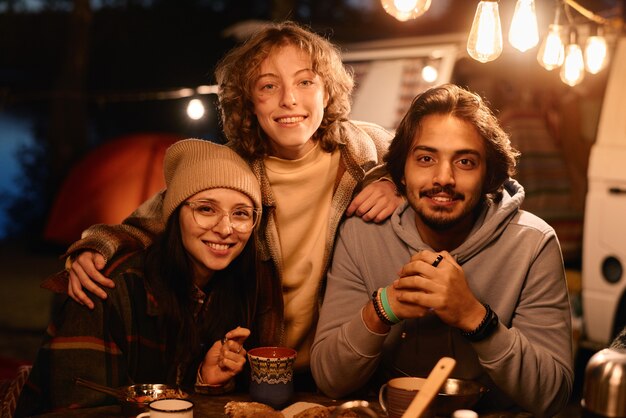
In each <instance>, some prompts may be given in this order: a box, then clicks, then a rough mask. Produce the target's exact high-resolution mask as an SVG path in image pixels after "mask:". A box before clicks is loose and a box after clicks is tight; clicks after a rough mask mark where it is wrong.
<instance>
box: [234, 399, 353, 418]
mask: <svg viewBox="0 0 626 418" xmlns="http://www.w3.org/2000/svg"><path fill="white" fill-rule="evenodd" d="M336 408H337V407H336V406H324V405H321V404H318V403H312V402H296V403H293V404H291V405H289V406H288V407H286V408H284V409H282V410H276V409H274V408H272V407H271V406H269V405H265V404H263V403H259V402H236V401H231V402H228V403H227V404H226V405H225V406H224V413H225V414H226V416H227V417H229V418H329V417H330V416H331V414H332V413H333V412H334V411H335V409H336ZM336 416H337V418H357V417H359V415H358V414H357V413H356V412H355V411H352V410H343V411H341V412H339V414H338V415H336Z"/></svg>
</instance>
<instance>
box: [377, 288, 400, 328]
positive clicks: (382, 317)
mask: <svg viewBox="0 0 626 418" xmlns="http://www.w3.org/2000/svg"><path fill="white" fill-rule="evenodd" d="M379 290H380V289H377V290H374V293H372V304H373V305H374V310H375V311H376V315H378V318H380V320H381V321H383V323H384V324H386V325H389V326H392V325H395V324H394V323H393V322H392V321H391V319H389V318H388V317H387V315H385V313H384V312H383V307H382V306H381V304H380V303H379V299H378V291H379Z"/></svg>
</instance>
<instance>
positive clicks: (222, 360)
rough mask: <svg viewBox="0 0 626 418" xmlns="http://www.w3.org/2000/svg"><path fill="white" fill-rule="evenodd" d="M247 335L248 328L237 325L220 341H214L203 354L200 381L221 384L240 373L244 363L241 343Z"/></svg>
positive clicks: (248, 333)
mask: <svg viewBox="0 0 626 418" xmlns="http://www.w3.org/2000/svg"><path fill="white" fill-rule="evenodd" d="M249 336H250V330H249V329H247V328H242V327H237V328H235V329H233V330H231V331H229V332H227V333H226V335H225V336H224V338H223V339H222V340H221V341H216V342H215V343H214V344H213V345H212V346H211V348H210V349H209V351H207V353H206V355H205V356H204V361H203V363H202V367H201V370H200V373H201V374H202V381H203V382H204V383H206V384H208V385H223V384H225V383H227V382H228V381H229V380H230V379H232V378H233V377H234V376H235V375H237V374H238V373H240V372H241V371H242V370H243V367H244V365H245V364H246V350H245V349H244V348H243V344H244V342H245V341H246V339H247V338H248V337H249Z"/></svg>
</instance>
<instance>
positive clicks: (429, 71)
mask: <svg viewBox="0 0 626 418" xmlns="http://www.w3.org/2000/svg"><path fill="white" fill-rule="evenodd" d="M437 77H439V71H437V69H436V68H435V67H433V66H432V65H425V66H424V68H422V79H424V81H425V82H427V83H432V82H433V81H435V80H437Z"/></svg>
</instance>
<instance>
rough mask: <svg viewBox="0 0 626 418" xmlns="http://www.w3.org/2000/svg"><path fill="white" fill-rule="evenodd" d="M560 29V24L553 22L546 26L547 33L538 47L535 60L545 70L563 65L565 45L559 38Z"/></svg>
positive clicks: (561, 28)
mask: <svg viewBox="0 0 626 418" xmlns="http://www.w3.org/2000/svg"><path fill="white" fill-rule="evenodd" d="M562 30H563V27H562V26H560V25H558V24H554V23H553V24H551V25H550V26H549V28H548V34H547V35H546V37H545V38H544V39H543V42H542V43H541V46H540V47H539V51H538V52H537V61H539V64H541V66H542V67H543V68H545V69H546V70H554V69H555V68H557V67H560V66H561V65H563V59H564V57H565V46H564V45H563V39H562V38H561V32H562Z"/></svg>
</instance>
